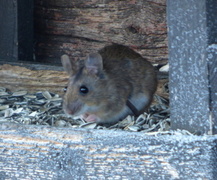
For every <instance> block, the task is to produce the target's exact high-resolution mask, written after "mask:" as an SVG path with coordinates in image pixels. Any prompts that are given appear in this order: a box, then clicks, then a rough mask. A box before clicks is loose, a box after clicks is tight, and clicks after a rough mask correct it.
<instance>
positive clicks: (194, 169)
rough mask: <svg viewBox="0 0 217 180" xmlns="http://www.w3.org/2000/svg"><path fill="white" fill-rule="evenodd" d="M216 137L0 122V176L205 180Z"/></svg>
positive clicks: (209, 174)
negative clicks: (146, 133) (154, 134)
mask: <svg viewBox="0 0 217 180" xmlns="http://www.w3.org/2000/svg"><path fill="white" fill-rule="evenodd" d="M216 140H217V137H216V136H213V137H211V136H210V137H199V136H183V135H179V136H171V135H164V136H162V135H161V136H158V137H155V136H147V135H144V134H143V133H131V132H123V131H111V130H107V131H105V130H86V129H69V128H50V127H45V126H20V125H17V124H0V152H1V153H0V159H1V163H0V169H1V170H0V177H1V178H2V179H13V178H16V179H47V180H51V179H52V180H54V179H58V180H63V179H75V180H76V179H207V180H211V179H213V178H214V177H215V175H216V163H214V162H216V157H217V156H216V142H215V141H216Z"/></svg>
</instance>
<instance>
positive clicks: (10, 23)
mask: <svg viewBox="0 0 217 180" xmlns="http://www.w3.org/2000/svg"><path fill="white" fill-rule="evenodd" d="M16 13H17V4H16V3H14V2H13V1H7V0H4V1H1V2H0V21H1V28H0V49H1V50H0V60H2V59H4V60H8V59H10V60H15V59H17V57H18V54H17V46H16V43H17V32H16V29H17V24H16V21H17V20H16Z"/></svg>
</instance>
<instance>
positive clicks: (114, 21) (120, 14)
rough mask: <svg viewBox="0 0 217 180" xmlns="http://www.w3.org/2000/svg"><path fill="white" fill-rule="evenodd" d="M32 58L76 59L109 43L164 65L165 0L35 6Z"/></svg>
mask: <svg viewBox="0 0 217 180" xmlns="http://www.w3.org/2000/svg"><path fill="white" fill-rule="evenodd" d="M34 22H35V35H36V38H35V41H36V47H35V50H36V51H35V52H36V57H37V60H38V61H41V62H45V61H46V62H54V61H55V62H59V57H60V55H61V54H63V53H66V54H69V55H71V57H73V58H75V59H77V58H81V57H85V56H86V55H87V54H88V53H90V52H93V51H97V50H98V49H100V48H102V47H103V46H105V45H108V44H110V43H118V44H124V45H127V46H130V47H132V48H134V49H135V50H137V51H138V52H139V53H140V54H142V55H143V56H144V57H146V58H147V59H149V60H150V61H152V62H155V63H162V64H165V63H166V60H167V26H166V0H163V1H158V0H150V1H143V0H126V1H115V0H109V1H102V0H90V1H84V0H81V1H80V0H79V1H66V0H61V1H52V2H51V1H48V0H45V1H44V0H43V1H42V0H39V1H35V15H34Z"/></svg>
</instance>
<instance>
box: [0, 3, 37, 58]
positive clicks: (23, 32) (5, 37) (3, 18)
mask: <svg viewBox="0 0 217 180" xmlns="http://www.w3.org/2000/svg"><path fill="white" fill-rule="evenodd" d="M0 22H1V28H0V60H4V61H5V60H6V61H7V60H10V61H11V60H13V61H17V60H19V59H20V60H21V59H22V60H32V59H33V1H31V0H27V1H26V0H19V1H17V0H16V1H7V0H1V1H0Z"/></svg>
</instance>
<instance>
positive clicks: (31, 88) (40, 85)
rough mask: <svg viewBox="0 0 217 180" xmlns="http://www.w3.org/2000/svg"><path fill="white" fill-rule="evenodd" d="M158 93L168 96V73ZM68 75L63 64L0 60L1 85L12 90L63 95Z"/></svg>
mask: <svg viewBox="0 0 217 180" xmlns="http://www.w3.org/2000/svg"><path fill="white" fill-rule="evenodd" d="M158 79H159V83H158V90H157V94H158V95H161V96H164V97H168V93H167V92H165V89H164V84H166V83H168V73H163V72H162V73H159V75H158ZM67 82H68V75H67V74H66V73H65V72H64V71H63V68H62V66H51V65H44V64H34V63H29V62H28V63H27V62H22V63H21V62H20V63H15V62H10V64H5V63H3V62H0V86H2V87H5V88H7V89H9V90H11V91H12V92H14V91H18V90H27V91H28V92H29V93H35V92H37V91H45V90H48V91H50V92H53V93H57V94H60V95H62V94H63V93H64V92H63V89H64V88H65V87H66V86H67Z"/></svg>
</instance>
